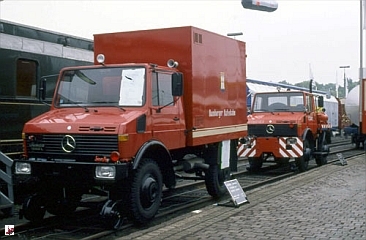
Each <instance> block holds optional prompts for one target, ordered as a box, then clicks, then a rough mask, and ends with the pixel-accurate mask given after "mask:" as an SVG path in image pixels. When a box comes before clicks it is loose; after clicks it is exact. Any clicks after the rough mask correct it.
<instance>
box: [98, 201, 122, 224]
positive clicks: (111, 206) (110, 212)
mask: <svg viewBox="0 0 366 240" xmlns="http://www.w3.org/2000/svg"><path fill="white" fill-rule="evenodd" d="M100 215H101V216H102V218H103V222H104V224H105V225H106V227H108V228H110V229H113V230H118V229H119V228H120V227H121V226H122V224H123V217H122V215H121V208H120V206H119V203H118V202H115V201H112V200H108V201H107V202H106V203H105V204H104V206H103V208H102V211H101V213H100Z"/></svg>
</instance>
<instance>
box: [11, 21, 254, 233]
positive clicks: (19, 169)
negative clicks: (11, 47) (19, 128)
mask: <svg viewBox="0 0 366 240" xmlns="http://www.w3.org/2000/svg"><path fill="white" fill-rule="evenodd" d="M94 53H95V59H96V60H95V63H94V65H92V66H79V67H69V68H64V69H62V70H61V72H60V76H59V79H58V83H57V87H56V90H55V93H54V98H53V102H52V106H51V109H50V111H49V112H47V113H45V114H43V115H40V116H38V117H36V118H34V119H32V120H31V121H29V122H27V123H26V124H25V126H24V129H23V139H24V152H25V154H24V159H22V160H17V161H16V163H15V175H16V176H18V177H21V176H28V177H31V178H33V181H30V182H33V186H32V192H31V195H30V196H29V197H27V198H26V199H25V200H24V203H23V207H22V215H24V216H25V218H26V219H28V220H30V221H40V220H42V219H43V217H44V214H45V211H48V212H49V213H51V214H55V215H64V214H72V213H73V211H74V210H75V209H76V207H77V206H79V204H80V200H81V199H82V197H83V196H82V195H84V194H91V193H92V194H96V195H100V196H104V197H105V198H106V200H105V203H104V205H103V207H102V209H101V212H100V213H101V216H102V217H103V218H105V219H107V221H106V222H108V223H109V224H110V225H111V226H112V227H114V228H117V227H119V226H120V224H121V222H122V218H124V217H125V216H126V217H128V218H130V219H132V220H133V221H134V222H135V223H136V224H144V223H146V222H148V221H149V220H151V219H152V218H153V217H154V216H155V215H156V213H157V211H158V209H159V206H160V203H161V201H162V190H163V186H164V185H165V187H166V188H174V187H175V185H176V180H177V178H183V179H197V180H204V181H205V184H206V188H207V191H208V193H209V194H210V195H212V196H213V197H219V196H221V195H222V194H224V193H225V192H226V188H225V185H224V181H226V180H228V179H230V173H231V172H232V171H236V168H237V146H238V139H239V138H241V137H243V136H245V135H246V131H247V117H246V115H247V113H246V111H247V109H246V67H245V62H246V52H245V43H244V42H241V41H238V40H235V39H231V38H228V37H225V36H221V35H218V34H215V33H212V32H208V31H205V30H202V29H199V28H195V27H191V26H187V27H177V28H166V29H155V30H142V31H131V32H119V33H109V34H96V35H94ZM173 59H174V60H173ZM165 65H168V66H165ZM45 87H46V85H44V86H43V88H42V91H45Z"/></svg>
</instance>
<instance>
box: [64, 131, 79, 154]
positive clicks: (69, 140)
mask: <svg viewBox="0 0 366 240" xmlns="http://www.w3.org/2000/svg"><path fill="white" fill-rule="evenodd" d="M61 147H62V149H63V150H64V151H65V152H67V153H70V152H72V151H74V150H75V148H76V141H75V138H73V137H72V136H70V135H65V136H64V137H63V138H62V141H61Z"/></svg>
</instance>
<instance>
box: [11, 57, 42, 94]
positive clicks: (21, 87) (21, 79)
mask: <svg viewBox="0 0 366 240" xmlns="http://www.w3.org/2000/svg"><path fill="white" fill-rule="evenodd" d="M16 71H17V73H16V74H17V80H16V82H17V85H16V95H17V96H20V97H36V95H37V91H36V89H37V86H36V79H37V63H36V62H35V61H31V60H26V59H18V60H17V70H16Z"/></svg>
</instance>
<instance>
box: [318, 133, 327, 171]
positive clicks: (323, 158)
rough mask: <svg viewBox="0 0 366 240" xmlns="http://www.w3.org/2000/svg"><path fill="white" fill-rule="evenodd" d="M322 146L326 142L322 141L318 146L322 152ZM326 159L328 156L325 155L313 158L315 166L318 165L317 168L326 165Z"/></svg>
mask: <svg viewBox="0 0 366 240" xmlns="http://www.w3.org/2000/svg"><path fill="white" fill-rule="evenodd" d="M324 145H327V140H324V141H323V142H322V144H321V146H320V149H321V151H323V146H324ZM327 157H328V154H327V155H323V154H322V155H317V156H315V162H316V165H318V166H319V167H320V166H323V165H325V164H327V163H328V160H327Z"/></svg>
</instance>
